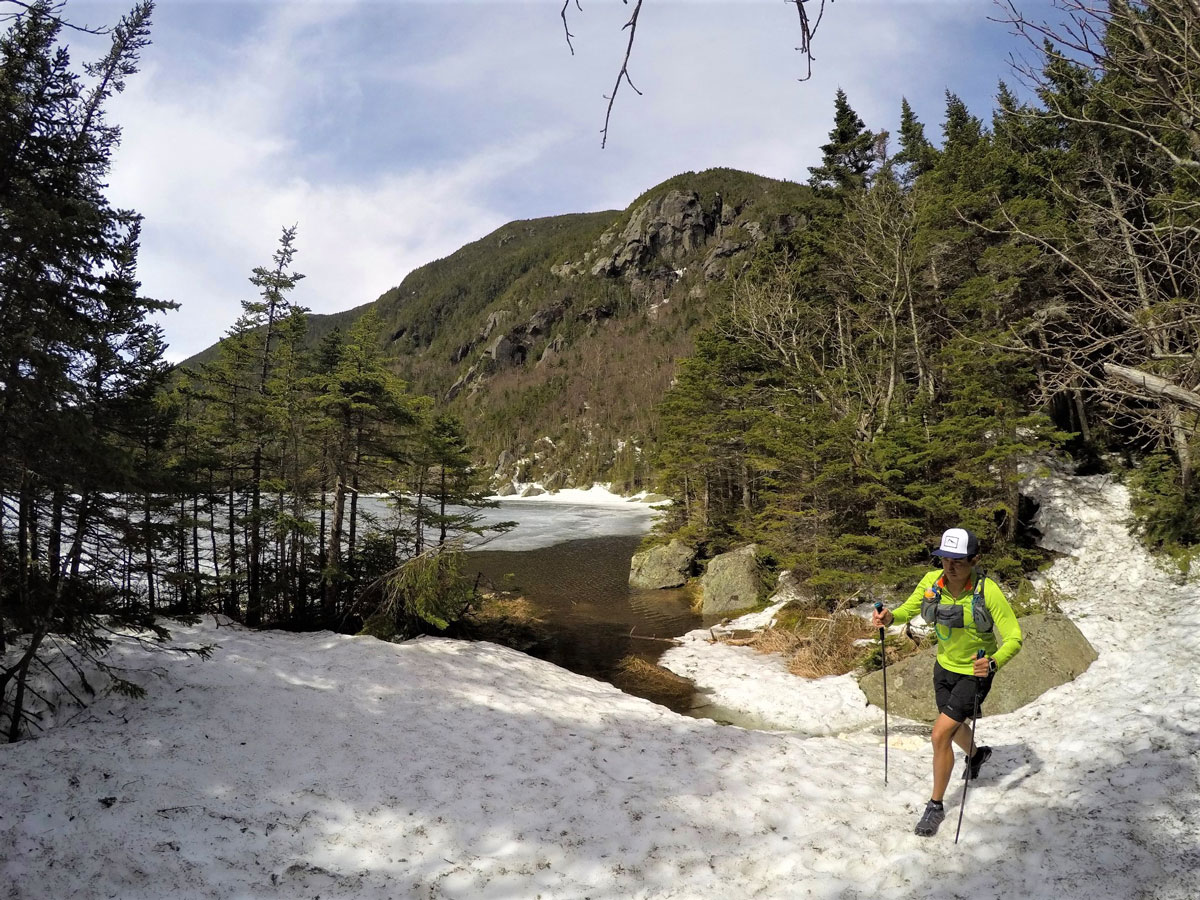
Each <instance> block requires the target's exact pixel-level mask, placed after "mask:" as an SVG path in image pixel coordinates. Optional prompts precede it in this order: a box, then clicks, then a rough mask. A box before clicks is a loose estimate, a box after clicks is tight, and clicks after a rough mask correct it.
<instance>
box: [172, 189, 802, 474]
mask: <svg viewBox="0 0 1200 900" xmlns="http://www.w3.org/2000/svg"><path fill="white" fill-rule="evenodd" d="M814 202H815V201H814V198H813V195H812V193H811V191H809V190H808V188H806V187H803V186H801V185H798V184H794V183H791V182H784V181H777V180H774V179H769V178H762V177H760V176H757V175H752V174H750V173H747V172H738V171H736V170H733V169H709V170H706V171H704V172H688V173H684V174H682V175H679V176H676V177H674V178H672V179H670V180H668V181H666V182H664V183H663V184H661V185H659V186H658V187H655V188H653V189H651V190H649V191H647V192H646V193H645V194H644V195H642V196H641V197H639V198H638V199H637V200H635V201H634V202H633V203H632V204H631V205H630V206H629V207H628V208H627V209H625V210H624V211H615V210H614V211H599V212H592V213H571V214H566V215H562V216H553V217H547V218H543V219H531V220H522V221H516V222H510V223H508V224H507V225H504V226H502V227H501V228H499V229H497V230H496V231H494V232H492V233H491V234H489V235H486V236H485V237H483V238H480V239H479V240H477V241H474V242H472V243H470V244H467V245H466V246H464V247H462V248H460V249H459V250H457V251H455V252H454V253H452V254H450V255H449V256H447V257H445V258H443V259H440V260H435V261H433V262H431V263H429V264H428V265H425V266H422V267H421V268H419V269H417V270H415V271H413V272H411V273H409V274H408V275H407V276H406V277H405V278H404V280H403V281H402V282H401V283H400V284H399V285H397V286H396V287H394V288H392V289H391V290H389V291H387V292H386V293H384V294H383V295H381V296H380V297H379V298H378V299H376V300H375V301H374V302H372V303H369V304H365V305H363V306H360V307H356V308H355V309H351V310H346V311H345V312H342V313H335V314H331V315H314V316H311V317H310V319H309V329H310V334H309V341H310V343H311V344H312V345H314V346H315V345H316V344H317V343H318V342H319V341H320V340H321V338H322V337H324V336H325V335H327V334H329V333H330V332H331V331H332V330H333V329H334V328H340V329H341V330H342V331H343V332H344V331H346V330H348V329H349V328H350V327H351V326H352V324H353V322H354V321H355V320H356V319H357V318H358V317H359V316H361V315H362V314H363V312H365V311H366V310H367V309H372V310H373V311H375V312H376V314H377V315H378V316H379V318H380V321H381V323H382V327H383V329H384V331H383V334H384V339H383V343H384V346H385V352H386V353H388V354H390V356H391V360H392V365H393V367H394V369H395V371H396V372H397V373H398V374H399V375H400V376H401V377H403V378H404V379H405V380H406V381H407V382H408V383H409V384H410V386H411V388H412V390H413V391H414V392H415V393H419V394H428V395H430V396H433V397H435V398H437V399H438V400H439V401H442V402H444V403H446V404H447V406H448V411H449V412H451V413H453V414H455V415H456V416H458V417H459V418H460V419H461V420H462V421H463V422H464V424H465V425H466V428H467V434H468V440H469V441H470V443H471V445H472V446H473V447H474V448H476V449H477V451H478V452H479V455H480V457H481V458H480V460H479V461H480V462H481V463H482V464H483V465H484V466H486V467H487V469H488V470H489V471H491V470H492V469H493V467H494V471H495V477H494V480H493V487H497V488H498V487H499V486H500V485H501V484H503V483H507V482H510V481H511V480H512V479H513V478H517V479H518V480H520V481H541V482H542V483H544V484H550V485H555V484H557V485H562V486H572V487H573V486H588V485H590V484H591V481H592V480H593V479H597V480H612V479H619V478H625V479H626V482H625V483H626V484H628V483H629V479H630V477H631V476H630V473H631V472H632V473H634V476H632V477H635V479H636V478H640V477H641V476H642V475H643V474H644V473H645V472H646V471H647V470H648V465H647V464H646V462H645V460H646V459H647V458H649V456H650V455H651V451H652V449H653V448H652V446H651V444H650V441H651V440H652V435H653V432H654V430H655V428H654V426H655V415H656V413H655V407H656V405H657V402H658V400H659V399H660V398H661V396H662V394H663V393H664V392H665V391H666V390H667V389H668V388H669V386H670V384H671V380H672V378H673V375H674V364H675V360H677V359H678V358H680V357H681V356H684V355H686V354H688V353H690V352H691V349H692V341H693V338H694V335H695V332H696V331H697V330H698V329H699V328H702V327H703V326H704V325H705V324H706V323H707V322H708V321H711V318H712V316H713V315H714V314H715V313H716V311H717V310H719V308H720V304H721V303H722V302H723V300H722V297H723V295H724V291H725V285H727V284H728V283H729V282H730V280H731V279H732V278H733V277H735V276H736V275H737V274H738V273H739V272H740V271H742V270H743V268H744V267H745V266H746V265H748V264H749V262H750V260H751V259H752V256H753V254H754V253H755V252H756V249H757V248H759V247H760V245H762V244H763V243H764V242H767V241H770V240H771V239H772V238H773V237H774V236H785V235H787V234H788V233H789V232H791V231H793V230H795V229H799V228H803V227H804V226H805V217H806V210H810V209H812V208H813V204H814ZM214 352H215V348H210V350H208V351H205V352H204V353H202V354H199V355H198V356H197V357H195V358H194V359H193V360H191V361H189V363H190V364H195V363H197V362H200V361H202V360H203V359H206V358H211V355H212V354H213V353H214ZM541 438H548V439H550V442H549V444H546V443H543V442H541V441H540V439H541ZM643 451H645V452H644V453H643ZM496 463H500V464H499V465H495V464H496ZM607 476H611V479H610V478H609V477H607ZM618 483H620V482H618Z"/></svg>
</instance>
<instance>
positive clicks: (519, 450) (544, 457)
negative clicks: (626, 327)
mask: <svg viewBox="0 0 1200 900" xmlns="http://www.w3.org/2000/svg"><path fill="white" fill-rule="evenodd" d="M799 221H800V217H799V216H798V215H794V214H789V213H782V214H781V213H779V212H777V211H776V212H770V211H768V210H766V209H764V205H763V204H755V203H754V202H751V201H750V200H748V199H738V200H735V201H732V202H727V201H726V200H725V199H724V198H723V196H722V193H721V192H720V191H710V192H707V193H704V194H702V193H701V191H698V190H681V189H670V190H665V191H663V192H662V193H659V194H656V195H655V194H652V195H651V196H649V197H648V198H647V199H645V200H643V201H641V202H639V203H638V204H636V205H635V206H634V207H633V208H631V209H630V210H629V211H628V212H627V214H626V215H624V216H621V217H619V218H618V219H617V221H616V222H614V224H613V226H612V227H610V228H609V229H607V230H606V231H604V232H603V234H601V235H600V237H599V238H598V239H597V240H596V241H595V242H594V243H593V244H592V246H590V247H589V248H587V250H586V251H585V252H584V253H583V254H582V255H581V256H580V257H577V258H574V259H567V260H564V261H561V262H558V263H556V264H554V265H552V266H551V267H550V270H549V271H550V275H551V276H552V277H554V278H555V279H558V282H559V284H560V285H562V286H563V287H562V293H563V296H561V297H559V298H558V299H556V300H554V301H553V302H551V303H549V304H546V305H542V306H536V307H534V308H532V309H530V310H526V309H524V308H522V304H523V303H524V302H525V300H526V299H527V298H519V299H518V300H517V303H516V304H514V306H513V307H512V308H504V309H496V310H492V311H491V312H490V313H489V314H488V317H487V319H486V321H485V322H484V323H483V325H482V327H481V328H480V330H479V332H478V334H477V335H476V336H475V337H474V338H473V339H472V340H471V341H469V342H468V343H466V344H463V345H461V346H460V347H459V348H458V349H457V350H456V351H455V352H454V354H453V356H452V360H451V361H452V362H453V363H456V364H459V363H465V368H463V369H462V370H461V373H460V374H459V376H458V378H457V379H456V380H455V382H454V383H453V385H452V386H451V387H450V389H449V391H448V393H447V395H446V399H447V400H450V401H455V400H457V401H458V402H469V401H470V399H471V398H473V397H476V396H477V395H479V394H481V393H483V392H486V391H487V390H488V387H489V384H490V383H491V382H492V381H493V380H494V379H495V377H496V376H497V375H500V374H502V373H505V372H510V373H512V372H514V370H531V369H545V368H547V367H551V366H554V365H558V364H561V363H562V360H563V358H564V353H566V351H568V349H570V347H571V346H572V343H573V342H578V341H580V340H587V339H588V337H589V335H591V334H593V333H594V332H595V330H596V327H597V326H598V325H599V324H600V323H602V322H604V321H606V320H609V319H612V318H614V317H619V316H621V315H622V314H623V312H622V310H621V309H619V308H618V306H619V305H620V304H619V303H616V302H612V301H596V300H594V299H589V300H586V301H584V300H582V299H580V298H579V297H578V296H577V295H588V294H594V293H595V291H594V290H592V291H588V290H583V289H580V290H577V291H576V290H573V289H572V286H578V287H582V286H583V283H584V282H591V283H593V284H594V283H596V282H604V283H609V284H614V283H615V284H617V285H620V291H621V293H626V294H627V296H628V297H629V298H630V300H631V301H632V302H631V304H630V306H631V309H632V310H633V311H634V312H644V313H645V315H646V316H647V317H648V318H649V319H651V320H654V321H657V320H659V319H660V318H663V317H664V316H668V315H669V312H670V309H669V307H670V305H671V304H672V303H673V302H675V303H676V306H678V305H679V304H678V301H679V300H681V299H683V297H687V298H691V299H692V300H697V299H699V300H700V301H703V298H704V297H705V296H706V295H707V293H708V291H709V289H710V287H711V285H712V284H713V283H715V282H719V281H722V280H724V279H726V278H728V277H729V276H730V274H731V272H736V271H737V269H738V267H739V266H740V265H743V264H745V263H746V262H747V261H748V260H749V258H750V255H751V253H752V251H753V250H754V249H755V247H756V246H757V245H758V244H760V243H761V242H762V241H763V240H765V239H767V238H768V237H769V236H771V235H773V234H787V233H788V232H791V231H793V230H794V229H795V228H796V227H797V226H798V222H799ZM681 295H682V296H681ZM610 296H611V292H610ZM624 314H625V315H628V314H629V310H626V311H624ZM599 387H601V388H602V387H603V386H599ZM635 437H636V436H635V435H632V434H623V435H620V436H619V439H620V441H622V442H625V441H630V440H633V439H635ZM508 449H510V450H511V451H512V454H515V456H512V454H510V456H512V459H510V460H508V462H509V463H510V464H509V465H505V464H504V462H505V460H501V464H500V465H498V466H497V469H496V478H495V482H496V484H504V483H507V482H508V481H509V480H510V479H516V480H526V478H523V477H522V476H523V475H524V476H527V477H528V476H532V477H537V478H540V479H542V480H543V481H544V482H545V483H561V482H566V483H571V482H572V480H573V479H574V477H575V476H574V473H573V472H572V471H571V470H572V467H571V466H570V465H569V462H568V461H566V460H560V459H555V453H554V452H548V453H543V454H536V453H532V452H531V450H530V448H529V447H528V446H516V445H514V446H512V447H510V448H508ZM516 458H522V459H526V460H530V459H533V462H534V463H535V464H534V465H533V466H532V467H531V466H528V465H527V466H525V467H524V468H523V470H522V471H518V469H519V468H521V467H517V466H515V465H513V464H512V460H515V459H516ZM584 480H585V481H586V478H585V479H584Z"/></svg>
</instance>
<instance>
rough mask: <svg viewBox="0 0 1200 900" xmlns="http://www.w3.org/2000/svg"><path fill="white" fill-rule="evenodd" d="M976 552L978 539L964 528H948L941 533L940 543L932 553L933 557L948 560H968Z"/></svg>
mask: <svg viewBox="0 0 1200 900" xmlns="http://www.w3.org/2000/svg"><path fill="white" fill-rule="evenodd" d="M978 552H979V538H977V537H975V535H973V534H971V532H969V531H967V530H966V529H965V528H948V529H946V530H945V531H944V532H942V543H941V544H940V545H939V546H938V548H937V549H936V550H934V551H933V555H934V556H943V557H946V558H948V559H970V558H971V557H972V556H975V555H976V554H977V553H978Z"/></svg>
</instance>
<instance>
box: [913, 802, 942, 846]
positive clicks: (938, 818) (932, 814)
mask: <svg viewBox="0 0 1200 900" xmlns="http://www.w3.org/2000/svg"><path fill="white" fill-rule="evenodd" d="M945 819H946V810H945V809H943V808H942V805H941V804H940V803H934V802H933V801H932V800H930V801H929V802H928V803H927V804H925V812H924V813H922V815H921V821H919V822H918V823H917V827H916V829H915V830H916V833H917V834H919V835H920V836H921V837H931V836H932V835H935V834H937V830H938V826H939V825H941V824H942V822H943V821H945Z"/></svg>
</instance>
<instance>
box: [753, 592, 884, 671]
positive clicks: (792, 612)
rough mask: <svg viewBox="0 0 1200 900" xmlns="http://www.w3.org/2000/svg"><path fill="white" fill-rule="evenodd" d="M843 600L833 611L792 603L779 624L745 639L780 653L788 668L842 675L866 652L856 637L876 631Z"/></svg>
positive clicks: (859, 637)
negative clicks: (858, 644)
mask: <svg viewBox="0 0 1200 900" xmlns="http://www.w3.org/2000/svg"><path fill="white" fill-rule="evenodd" d="M848 606H849V602H848V601H843V602H842V603H839V604H838V606H837V607H836V608H835V609H834V610H833V611H830V610H829V609H827V608H825V607H824V606H797V605H789V606H787V607H785V608H784V610H782V611H781V615H780V617H779V620H778V624H776V626H774V627H772V628H767V629H765V630H764V631H762V632H760V633H759V634H758V635H757V636H756V637H755V638H754V639H753V640H751V641H748V642H746V643H747V644H748V645H749V646H751V647H753V648H754V649H755V650H758V651H759V652H760V653H778V654H780V655H782V656H783V657H785V658H786V659H787V661H788V671H790V672H791V673H792V674H793V675H800V676H803V677H805V678H823V677H824V676H826V675H842V674H844V673H846V672H849V671H851V670H853V669H854V668H855V667H856V666H857V665H858V664H859V660H860V658H861V657H862V655H863V651H862V648H861V647H859V646H856V645H855V641H857V640H860V639H862V638H869V637H871V636H872V635H873V634H874V633H875V631H874V629H873V628H872V627H871V624H870V622H867V621H865V620H863V619H862V618H860V617H859V616H856V615H855V614H854V613H852V612H850V611H849V610H848Z"/></svg>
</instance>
